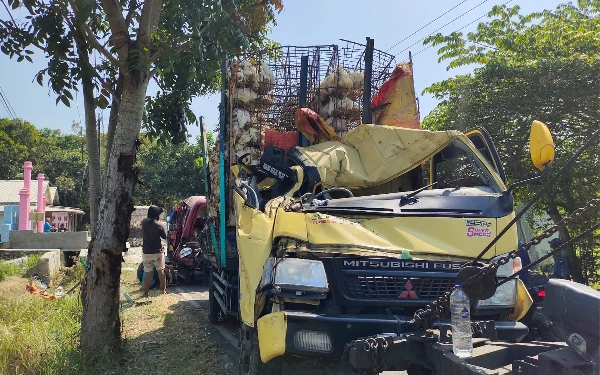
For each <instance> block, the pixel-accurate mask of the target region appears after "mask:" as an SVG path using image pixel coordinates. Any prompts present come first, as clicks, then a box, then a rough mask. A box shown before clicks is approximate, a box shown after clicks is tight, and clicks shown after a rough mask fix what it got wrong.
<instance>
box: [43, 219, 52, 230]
mask: <svg viewBox="0 0 600 375" xmlns="http://www.w3.org/2000/svg"><path fill="white" fill-rule="evenodd" d="M51 221H52V219H51V218H49V217H48V218H46V222H45V223H44V233H49V232H50V231H51V230H52V225H51V224H50V222H51Z"/></svg>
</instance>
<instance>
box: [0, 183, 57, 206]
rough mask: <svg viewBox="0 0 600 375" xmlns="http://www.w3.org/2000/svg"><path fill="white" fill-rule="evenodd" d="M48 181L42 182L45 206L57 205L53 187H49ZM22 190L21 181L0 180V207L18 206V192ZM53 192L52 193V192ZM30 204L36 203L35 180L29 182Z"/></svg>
mask: <svg viewBox="0 0 600 375" xmlns="http://www.w3.org/2000/svg"><path fill="white" fill-rule="evenodd" d="M49 185H50V184H49V183H48V181H44V190H45V194H46V204H47V205H51V204H55V203H58V199H57V198H58V196H57V194H56V188H55V187H49ZM22 188H23V180H0V205H1V206H6V205H12V204H19V191H20V190H21V189H22ZM53 190H54V191H53ZM29 194H30V197H31V199H30V202H31V203H37V180H31V191H30V192H29Z"/></svg>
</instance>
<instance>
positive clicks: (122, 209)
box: [81, 71, 148, 351]
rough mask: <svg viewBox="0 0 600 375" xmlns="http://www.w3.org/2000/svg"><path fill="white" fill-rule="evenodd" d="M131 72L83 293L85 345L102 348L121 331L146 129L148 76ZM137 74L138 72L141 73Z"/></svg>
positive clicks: (126, 81) (114, 341)
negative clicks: (123, 281) (124, 259)
mask: <svg viewBox="0 0 600 375" xmlns="http://www.w3.org/2000/svg"><path fill="white" fill-rule="evenodd" d="M136 73H138V72H135V71H133V72H131V73H130V74H129V75H127V76H126V77H125V78H124V81H123V93H122V96H121V103H120V106H119V117H118V121H117V126H116V128H115V135H114V140H113V145H112V148H111V150H110V152H109V153H108V155H107V156H108V165H107V169H106V178H105V185H104V186H105V187H104V190H103V192H102V199H101V201H100V212H99V217H98V231H97V236H96V238H95V240H94V241H93V242H92V244H91V245H90V251H89V253H88V269H87V271H86V275H85V278H84V283H83V288H82V293H81V298H82V303H83V318H82V321H81V345H82V347H83V349H84V350H88V351H96V350H98V349H100V348H103V347H106V346H108V347H109V348H116V346H117V345H118V343H119V341H120V336H121V322H120V319H119V287H120V285H119V284H120V276H121V255H122V251H124V250H125V242H126V241H127V238H128V237H129V222H130V219H131V213H132V212H133V200H132V195H133V189H134V186H135V183H136V180H137V171H136V170H135V168H134V163H135V155H136V140H137V138H138V136H139V133H140V128H141V124H142V114H143V112H144V102H145V98H146V88H147V86H148V79H147V78H146V77H143V78H137V77H139V75H138V74H136ZM136 76H137V77H136Z"/></svg>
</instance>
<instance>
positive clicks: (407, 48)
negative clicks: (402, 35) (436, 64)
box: [394, 0, 512, 56]
mask: <svg viewBox="0 0 600 375" xmlns="http://www.w3.org/2000/svg"><path fill="white" fill-rule="evenodd" d="M488 1H489V0H483V1H482V2H480V3H479V4H477V5H475V6H474V7H473V8H471V9H469V10H467V11H466V12H464V13H463V14H461V15H460V16H458V17H456V18H455V19H453V20H452V21H450V22H448V23H447V24H445V25H444V26H442V27H440V28H439V29H437V30H435V31H434V32H432V33H431V34H429V35H427V36H426V37H425V38H421V39H419V40H417V41H416V42H414V43H413V44H411V45H410V46H408V47H406V48H405V49H403V50H402V51H400V52H398V53H397V54H396V55H394V56H398V55H399V54H401V53H402V52H404V51H408V50H409V49H410V47H413V46H415V45H417V44H418V43H420V42H422V41H424V40H425V39H427V38H429V37H430V36H432V35H433V34H435V33H437V32H438V31H440V30H441V29H443V28H444V27H446V26H448V25H450V24H451V23H453V22H455V21H456V20H458V19H460V18H462V17H463V16H464V15H466V14H468V13H470V12H472V11H473V10H475V9H476V8H478V7H480V6H482V5H483V4H485V3H487V2H488ZM511 1H512V0H511ZM509 2H510V1H508V2H507V3H509ZM507 3H505V4H507ZM482 18H483V17H482Z"/></svg>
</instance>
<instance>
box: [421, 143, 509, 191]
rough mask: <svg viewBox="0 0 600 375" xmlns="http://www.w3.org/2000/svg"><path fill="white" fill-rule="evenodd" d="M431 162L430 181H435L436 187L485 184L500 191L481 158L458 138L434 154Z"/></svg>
mask: <svg viewBox="0 0 600 375" xmlns="http://www.w3.org/2000/svg"><path fill="white" fill-rule="evenodd" d="M432 164H433V165H432V167H431V174H432V177H433V181H432V182H437V184H436V185H435V188H436V189H446V188H455V189H458V188H462V187H476V186H486V187H489V188H492V189H493V190H494V191H495V192H497V193H499V192H501V189H500V186H499V185H498V183H497V182H496V180H495V179H494V177H493V175H492V173H491V172H490V171H489V170H488V169H487V168H486V166H485V165H484V163H483V162H482V161H481V159H480V158H479V157H478V156H477V155H476V154H475V153H474V152H473V151H471V149H470V148H469V147H468V146H467V145H466V144H465V143H463V142H462V141H460V140H456V141H454V142H453V143H452V144H451V145H450V146H448V147H446V148H445V149H443V150H442V151H441V152H439V153H438V154H436V155H435V156H434V157H433V160H432Z"/></svg>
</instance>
